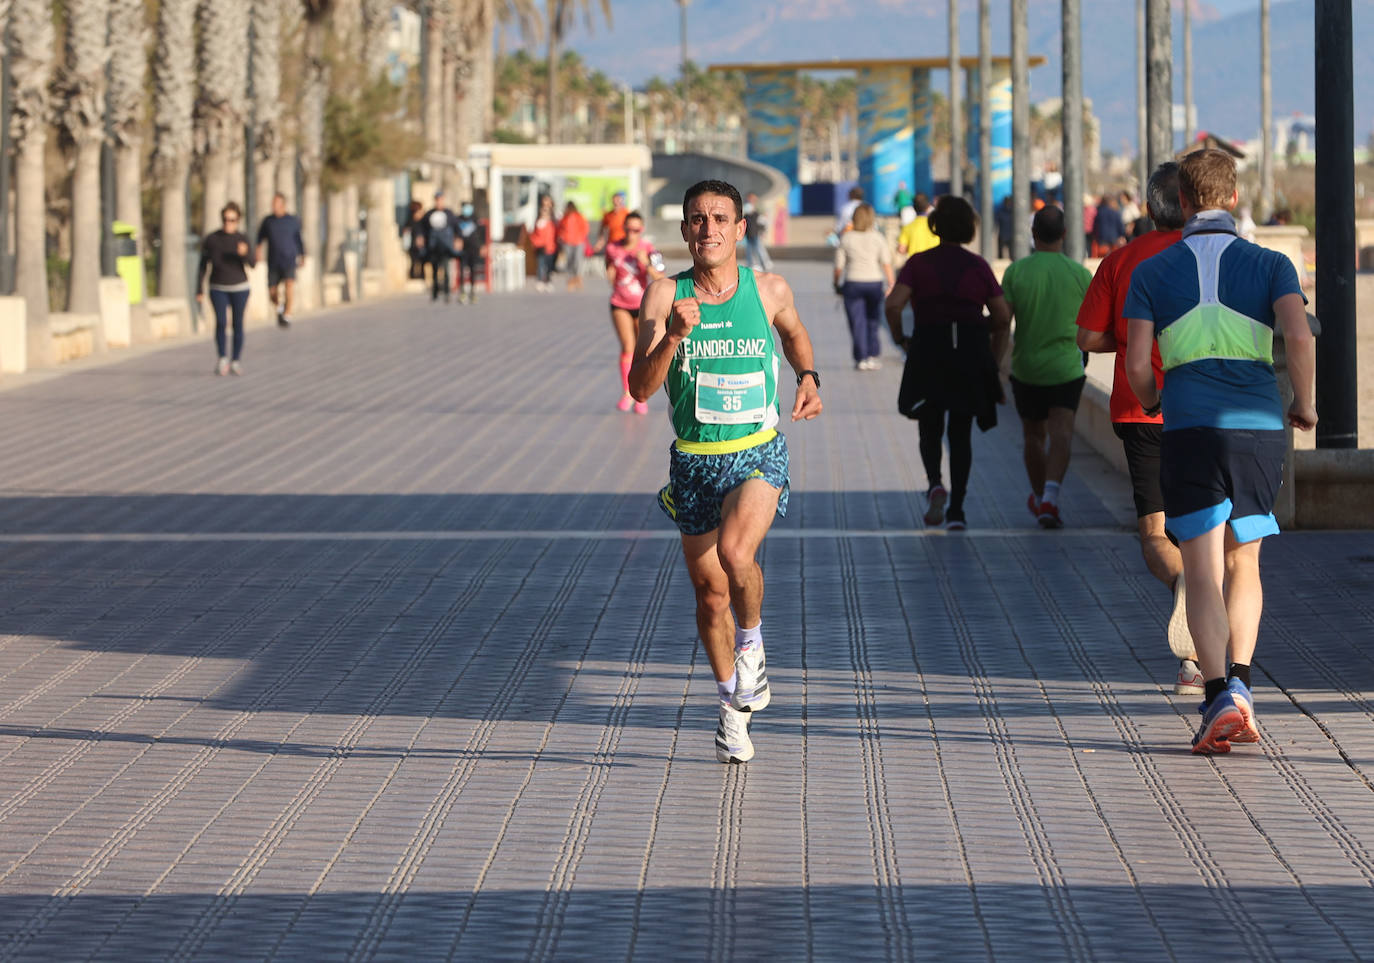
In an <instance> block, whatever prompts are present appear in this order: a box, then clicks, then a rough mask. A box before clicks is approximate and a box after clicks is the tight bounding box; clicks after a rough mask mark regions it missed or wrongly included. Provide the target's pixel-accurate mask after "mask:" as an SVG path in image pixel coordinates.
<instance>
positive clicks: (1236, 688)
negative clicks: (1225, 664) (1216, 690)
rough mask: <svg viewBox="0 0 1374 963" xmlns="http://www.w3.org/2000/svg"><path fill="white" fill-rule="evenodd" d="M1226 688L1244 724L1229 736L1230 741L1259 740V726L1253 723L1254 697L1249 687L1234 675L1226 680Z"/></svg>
mask: <svg viewBox="0 0 1374 963" xmlns="http://www.w3.org/2000/svg"><path fill="white" fill-rule="evenodd" d="M1226 689H1227V691H1228V692H1230V693H1231V701H1232V702H1234V703H1235V704H1236V708H1237V709H1239V710H1240V714H1241V715H1242V716H1244V717H1245V726H1244V727H1243V728H1241V730H1240V731H1239V732H1237V733H1236V734H1235V735H1233V736H1231V741H1232V742H1259V741H1260V734H1259V727H1258V726H1256V725H1255V699H1254V697H1253V696H1251V695H1250V688H1249V686H1247V685H1246V684H1245V683H1244V682H1242V681H1240V680H1239V679H1237V678H1235V677H1234V676H1233V677H1231V678H1230V679H1227V680H1226Z"/></svg>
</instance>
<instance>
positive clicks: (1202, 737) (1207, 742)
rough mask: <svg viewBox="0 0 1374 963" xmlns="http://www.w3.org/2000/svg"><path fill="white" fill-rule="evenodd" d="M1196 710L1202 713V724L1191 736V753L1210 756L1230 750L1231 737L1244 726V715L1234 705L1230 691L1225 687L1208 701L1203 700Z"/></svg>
mask: <svg viewBox="0 0 1374 963" xmlns="http://www.w3.org/2000/svg"><path fill="white" fill-rule="evenodd" d="M1198 711H1199V712H1201V713H1202V725H1201V726H1200V727H1199V728H1198V731H1197V735H1195V736H1193V753H1194V754H1195V755H1199V756H1210V755H1211V754H1212V753H1215V752H1230V751H1231V737H1232V736H1233V735H1235V734H1236V733H1237V732H1240V731H1241V730H1243V729H1244V728H1245V716H1244V715H1242V714H1241V711H1240V709H1238V708H1237V707H1236V701H1235V699H1234V698H1233V697H1232V696H1231V691H1230V690H1229V689H1227V690H1225V691H1223V692H1222V693H1221V694H1220V695H1218V696H1217V697H1216V698H1215V699H1213V700H1212V701H1211V702H1210V703H1207V702H1204V703H1203V704H1202V705H1200V706H1198Z"/></svg>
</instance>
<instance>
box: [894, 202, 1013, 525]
mask: <svg viewBox="0 0 1374 963" xmlns="http://www.w3.org/2000/svg"><path fill="white" fill-rule="evenodd" d="M977 226H978V221H977V218H976V217H975V215H974V213H973V208H972V207H970V206H969V203H968V201H966V200H964V199H963V198H961V197H952V196H948V195H946V196H944V197H941V198H940V199H939V200H938V201H937V202H936V204H935V211H934V213H932V214H931V215H930V229H931V230H932V231H933V232H934V233H935V234H936V235H937V236H938V237H939V238H940V243H939V245H937V246H936V247H933V248H931V249H930V250H928V251H923V252H921V253H920V254H916V255H913V256H912V257H911V259H910V260H908V261H907V262H906V266H905V267H903V268H902V270H901V273H900V274H898V275H897V283H896V284H895V285H893V288H892V293H891V294H889V295H888V297H887V304H886V308H885V310H886V314H887V323H888V326H889V327H890V328H891V329H892V337H893V339H894V340H895V341H897V343H898V344H901V345H903V347H905V348H906V351H907V359H906V368H905V369H904V370H903V372H902V387H901V391H900V394H899V395H898V398H897V407H898V410H900V411H901V413H902V414H904V415H906V416H907V417H908V418H914V419H916V422H917V423H918V424H919V426H920V438H921V462H922V463H923V464H924V466H925V471H926V478H927V479H928V480H929V482H930V488H929V489H928V491H927V509H926V513H925V523H926V524H927V525H939V524H940V523H941V522H945V525H946V527H947V528H949V529H952V530H961V529H963V528H964V527H965V520H964V496H965V494H967V492H968V479H969V472H970V471H971V470H972V467H973V443H972V438H971V436H972V433H973V422H974V420H975V419H976V420H977V422H978V427H979V428H981V429H982V430H983V431H987V430H988V429H989V428H991V427H992V426H993V425H995V424H997V410H996V405H997V404H999V403H1000V402H1001V401H1002V400H1003V398H1002V385H1001V380H1000V378H999V376H998V367H999V365H1000V363H1001V359H1002V356H1003V355H1004V354H1005V353H1006V349H1007V340H1008V332H1009V330H1010V326H1011V312H1010V311H1009V310H1008V309H1007V302H1006V299H1005V298H1003V297H1002V288H1001V286H1000V285H998V283H997V279H996V278H995V277H993V274H992V268H990V267H989V266H988V262H987V261H985V260H983V259H982V258H981V257H979V256H978V255H976V254H974V253H973V252H972V251H969V250H967V249H966V248H964V246H963V245H965V244H968V243H969V242H970V241H972V240H973V235H974V232H975V231H976V230H977ZM908 302H910V303H911V307H912V313H913V314H914V315H915V320H916V324H915V327H914V329H913V330H912V334H911V337H910V338H907V337H904V335H903V332H902V309H903V308H904V307H906V305H907V303H908ZM984 307H986V308H987V312H988V313H987V314H986V315H984V313H983V309H984ZM946 417H948V423H949V424H948V431H949V473H950V490H949V491H948V492H946V490H945V487H944V484H943V483H942V477H943V476H942V475H941V473H940V459H941V455H942V449H943V444H942V442H943V436H944V434H945V430H946V428H945V422H946ZM946 502H948V506H949V507H948V510H946V508H945V506H946Z"/></svg>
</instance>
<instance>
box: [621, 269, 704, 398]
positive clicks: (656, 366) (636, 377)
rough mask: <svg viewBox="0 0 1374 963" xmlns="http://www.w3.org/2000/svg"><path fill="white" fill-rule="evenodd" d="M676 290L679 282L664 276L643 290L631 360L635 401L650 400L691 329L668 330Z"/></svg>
mask: <svg viewBox="0 0 1374 963" xmlns="http://www.w3.org/2000/svg"><path fill="white" fill-rule="evenodd" d="M676 289H677V282H675V281H673V280H672V279H671V278H664V279H663V280H661V281H654V282H653V283H652V284H650V285H649V289H648V290H647V291H645V292H644V301H643V303H642V304H641V305H640V308H639V339H638V341H637V342H636V344H635V352H634V359H633V360H632V361H631V362H630V376H629V382H630V394H631V395H632V396H634V399H635V401H648V400H649V396H650V395H652V394H653V393H654V392H655V391H657V390H658V389H659V388H662V387H663V382H664V381H665V380H666V379H667V377H668V368H669V367H670V366H671V365H672V363H673V355H674V354H675V353H676V352H677V346H678V344H679V343H680V342H681V341H682V339H683V338H685V337H686V336H687V334H688V333H689V332H690V330H691V329H690V328H688V329H687V331H679V332H673V331H671V330H669V323H670V320H671V317H670V316H671V315H672V313H673V294H674V292H675V291H676Z"/></svg>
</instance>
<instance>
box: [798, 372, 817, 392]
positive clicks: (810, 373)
mask: <svg viewBox="0 0 1374 963" xmlns="http://www.w3.org/2000/svg"><path fill="white" fill-rule="evenodd" d="M807 375H810V376H811V378H812V380H814V381H815V382H816V388H817V390H819V389H820V387H821V373H820V372H819V371H812V370H811V369H810V368H807V369H806V370H805V371H802V372H800V373H798V375H797V387H798V388H800V387H801V383H802V379H803V378H805V377H806V376H807Z"/></svg>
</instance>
